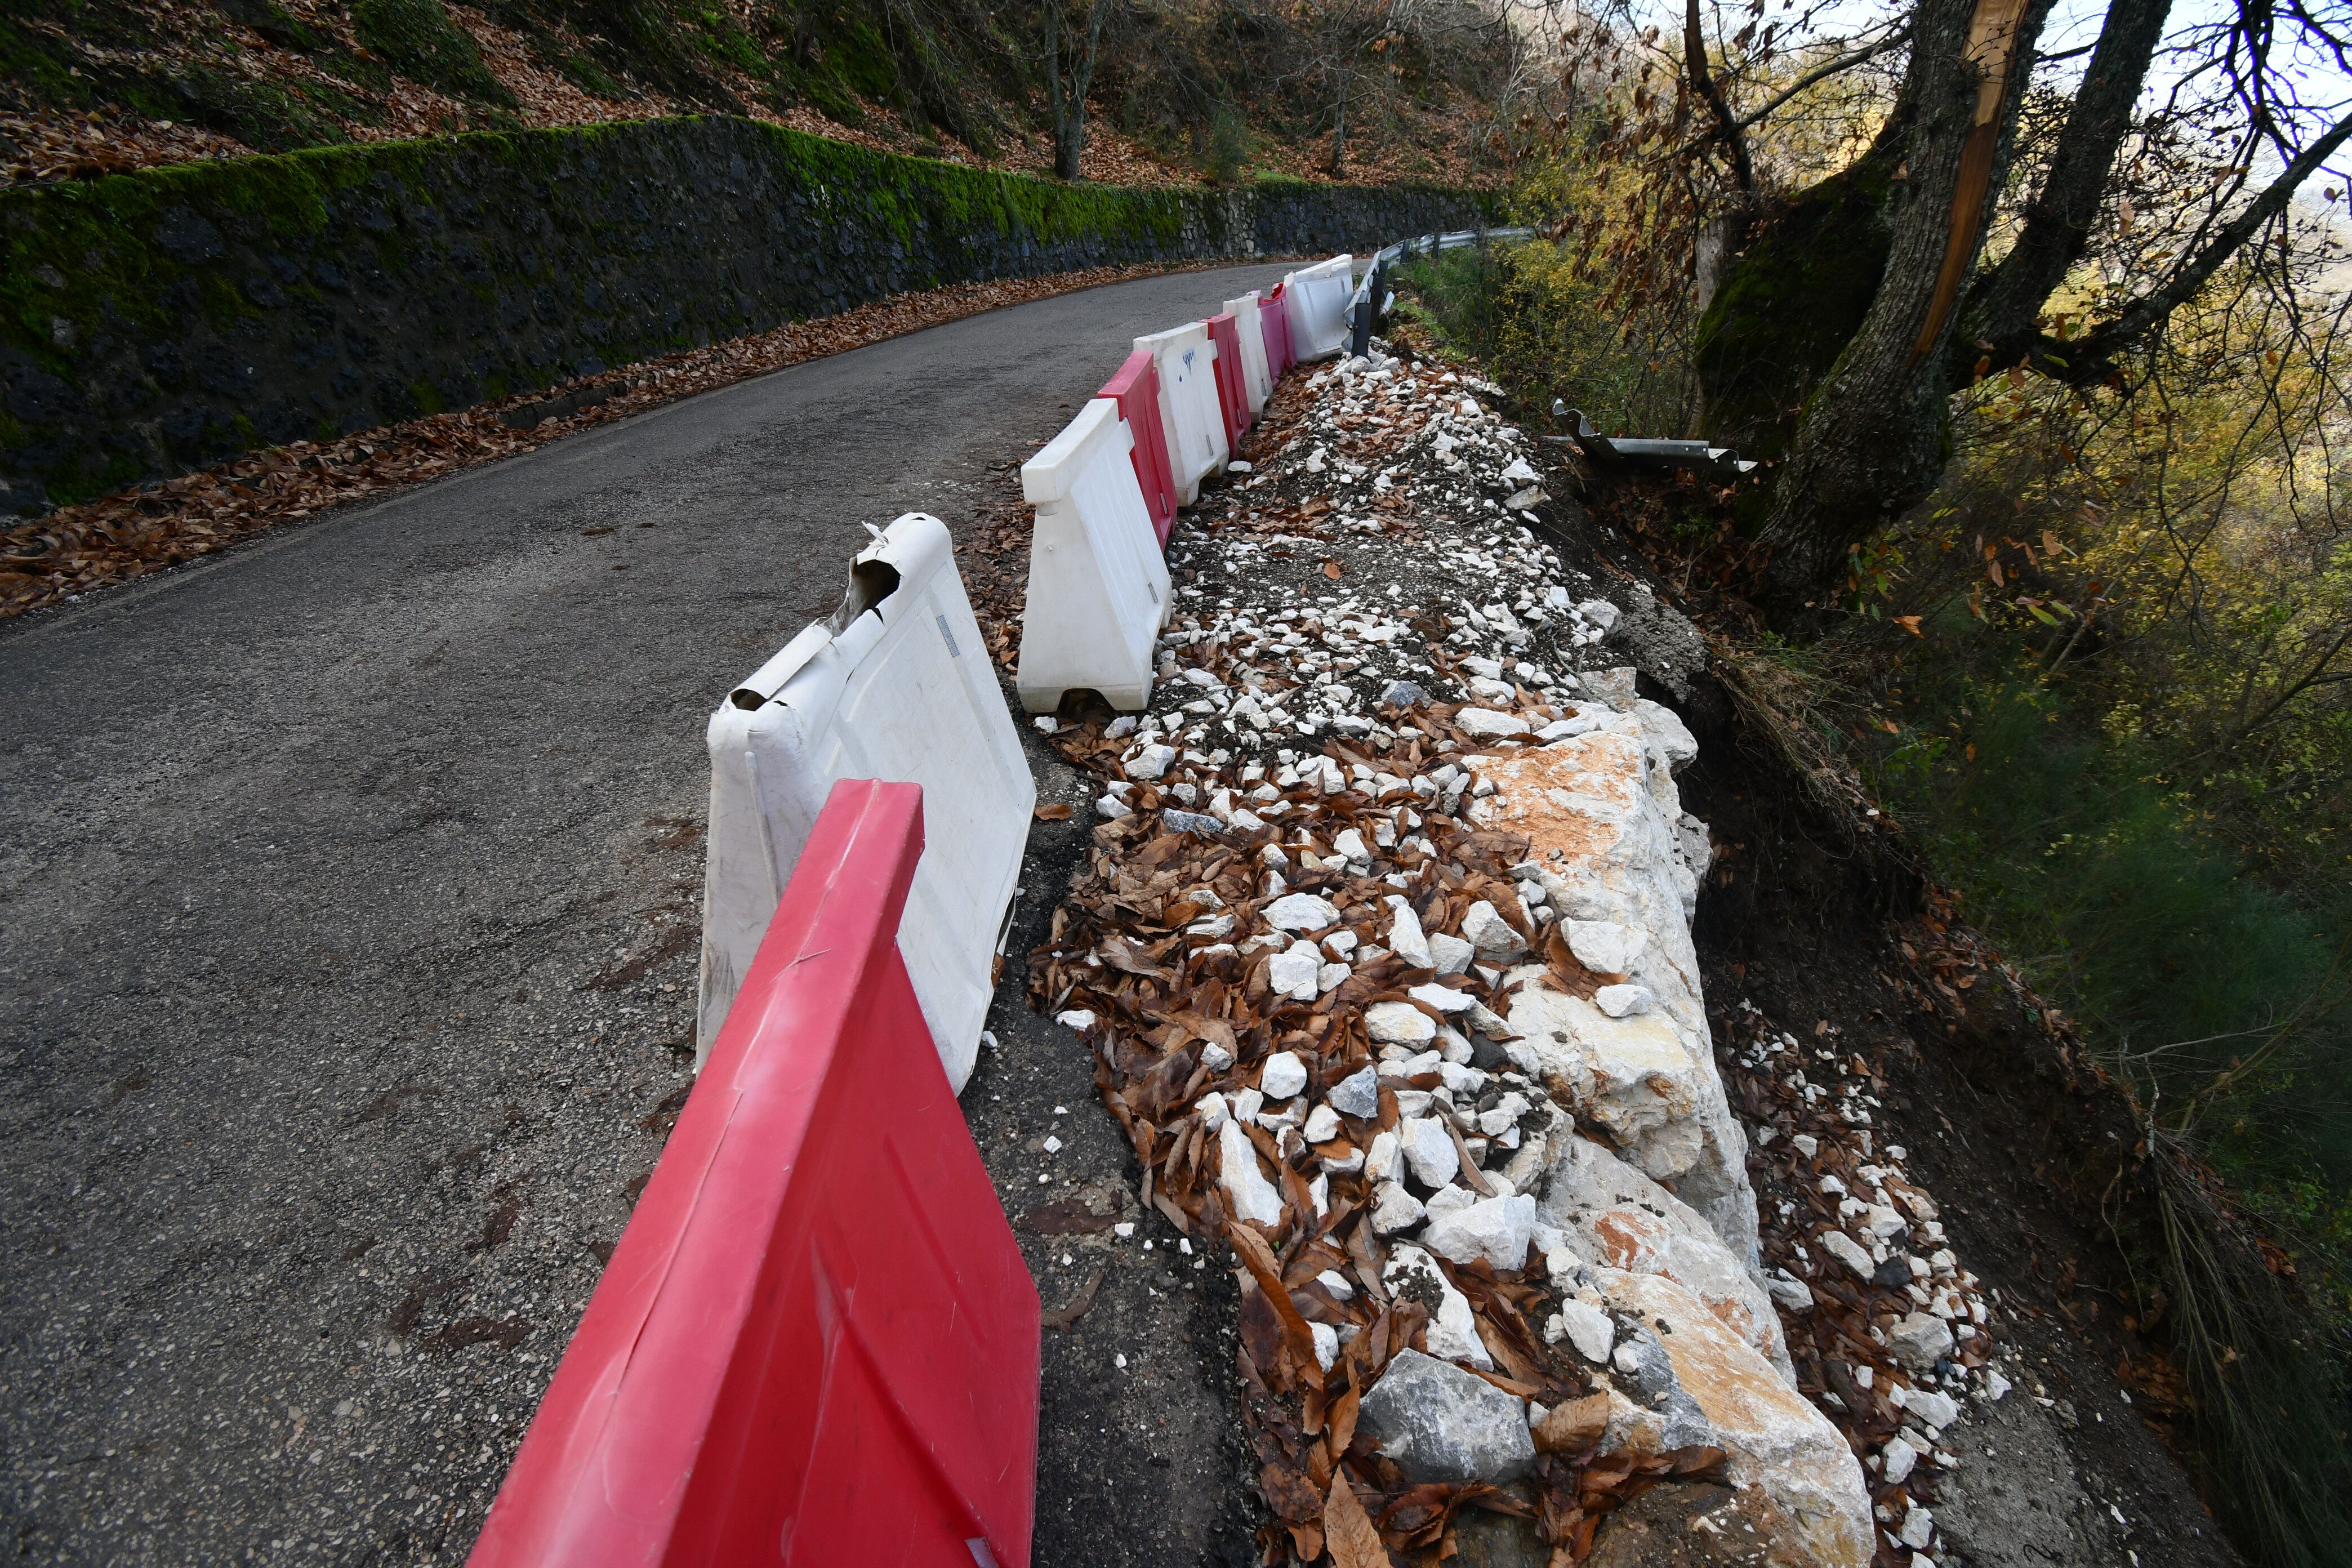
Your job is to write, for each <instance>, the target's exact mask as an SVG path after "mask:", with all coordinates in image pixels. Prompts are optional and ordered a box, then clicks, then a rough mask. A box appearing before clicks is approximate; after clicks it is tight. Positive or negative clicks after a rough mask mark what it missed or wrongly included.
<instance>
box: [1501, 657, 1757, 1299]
mask: <svg viewBox="0 0 2352 1568" xmlns="http://www.w3.org/2000/svg"><path fill="white" fill-rule="evenodd" d="M1580 717H1584V718H1594V719H1597V720H1598V727H1597V728H1594V729H1591V730H1589V731H1584V732H1583V733H1580V734H1576V735H1570V736H1568V737H1567V738H1565V739H1563V740H1559V741H1556V742H1552V743H1551V744H1549V745H1546V746H1541V747H1537V748H1532V749H1529V750H1526V751H1520V752H1513V753H1511V754H1510V755H1508V756H1497V757H1486V756H1479V757H1473V758H1470V759H1468V760H1467V763H1466V765H1467V766H1469V767H1470V768H1471V769H1472V770H1473V771H1474V772H1475V773H1477V774H1478V776H1479V777H1480V778H1481V779H1483V780H1486V781H1488V782H1490V783H1492V784H1494V786H1495V793H1494V794H1492V795H1488V796H1486V797H1484V798H1476V797H1473V799H1472V800H1471V802H1470V805H1469V807H1468V810H1469V814H1470V816H1471V819H1472V820H1473V821H1474V822H1475V823H1476V824H1477V825H1478V826H1481V827H1488V828H1495V829H1499V830H1502V831H1506V832H1510V833H1517V834H1521V835H1524V836H1525V837H1527V838H1528V844H1529V848H1528V860H1527V862H1526V864H1525V865H1524V866H1523V867H1522V868H1521V870H1520V875H1521V876H1522V877H1524V878H1527V879H1529V880H1532V881H1534V882H1535V883H1536V884H1537V885H1538V886H1539V887H1540V888H1541V889H1543V893H1544V901H1545V903H1546V904H1547V905H1548V906H1549V908H1550V910H1552V911H1553V913H1554V914H1556V915H1558V916H1559V917H1560V918H1561V919H1563V920H1567V921H1576V922H1590V923H1602V924H1609V925H1613V926H1617V927H1622V928H1624V931H1625V932H1626V933H1627V936H1628V938H1630V937H1631V936H1632V935H1633V934H1634V933H1638V934H1639V935H1640V936H1641V937H1642V938H1643V940H1642V941H1640V942H1632V941H1630V940H1627V941H1622V942H1618V943H1616V944H1615V945H1617V946H1619V947H1621V948H1623V949H1627V950H1630V951H1629V952H1627V960H1626V961H1627V962H1628V963H1630V964H1631V965H1632V967H1631V969H1630V970H1629V971H1626V972H1624V973H1622V980H1623V981H1624V982H1625V983H1627V984H1631V985H1634V986H1638V987H1640V988H1641V989H1642V990H1643V991H1646V992H1647V993H1648V994H1649V996H1648V998H1647V999H1644V1000H1643V1001H1642V1002H1641V1005H1639V1006H1638V1007H1636V1008H1634V1009H1633V1010H1625V1011H1624V1012H1623V1016H1617V1017H1612V1016H1610V1014H1609V1013H1608V1012H1606V1011H1604V1010H1602V1009H1601V1007H1599V1006H1597V1005H1594V1004H1593V1003H1592V1002H1591V1001H1587V1000H1585V999H1584V998H1583V997H1580V996H1577V995H1572V994H1568V993H1566V992H1563V991H1560V990H1558V989H1554V988H1550V987H1548V986H1546V985H1545V984H1543V983H1542V982H1541V981H1540V980H1539V979H1538V978H1537V977H1538V975H1540V974H1541V973H1543V972H1542V970H1541V969H1540V968H1539V967H1538V966H1537V965H1533V964H1528V965H1525V966H1522V967H1520V968H1518V969H1516V970H1514V971H1513V972H1512V977H1513V978H1514V979H1517V980H1518V981H1520V982H1522V984H1519V986H1518V988H1517V991H1516V993H1515V994H1514V995H1513V998H1512V1005H1511V1008H1510V1013H1509V1016H1508V1018H1507V1024H1508V1026H1509V1029H1510V1032H1511V1033H1512V1034H1514V1035H1517V1036H1518V1037H1520V1038H1519V1040H1518V1041H1517V1042H1513V1043H1512V1044H1510V1045H1509V1046H1508V1047H1507V1048H1508V1049H1509V1050H1510V1051H1511V1052H1512V1053H1513V1056H1514V1058H1515V1059H1516V1060H1517V1062H1518V1064H1519V1067H1520V1069H1521V1070H1522V1071H1524V1072H1527V1073H1528V1075H1529V1076H1530V1077H1534V1078H1537V1079H1539V1080H1540V1081H1542V1082H1543V1083H1544V1085H1545V1087H1546V1088H1547V1089H1549V1090H1550V1091H1551V1092H1552V1093H1553V1094H1554V1095H1556V1096H1558V1097H1559V1099H1560V1100H1562V1101H1563V1103H1565V1104H1566V1105H1567V1106H1568V1107H1569V1108H1570V1110H1574V1111H1575V1112H1576V1113H1577V1114H1578V1115H1579V1116H1580V1117H1585V1118H1589V1119H1590V1120H1591V1121H1594V1122H1595V1123H1597V1124H1598V1125H1600V1126H1601V1127H1602V1128H1604V1129H1606V1130H1607V1131H1608V1132H1609V1134H1610V1136H1611V1137H1612V1139H1613V1140H1615V1141H1616V1142H1617V1143H1618V1145H1619V1147H1621V1148H1622V1149H1623V1150H1624V1151H1625V1152H1626V1154H1627V1156H1628V1158H1629V1159H1631V1160H1632V1161H1633V1163H1634V1164H1636V1165H1637V1166H1639V1167H1640V1168H1641V1169H1642V1170H1643V1172H1645V1173H1647V1174H1649V1175H1650V1176H1651V1177H1653V1178H1654V1179H1655V1180H1657V1181H1659V1182H1662V1183H1664V1184H1665V1185H1666V1186H1668V1187H1669V1188H1671V1189H1672V1190H1673V1191H1674V1192H1675V1194H1676V1195H1677V1196H1679V1197H1680V1198H1682V1199H1683V1201H1684V1202H1685V1203H1686V1204H1688V1205H1691V1207H1693V1208H1694V1209H1696V1210H1697V1211H1698V1212H1699V1213H1700V1214H1701V1215H1704V1216H1706V1221H1707V1223H1708V1224H1709V1225H1710V1226H1713V1227H1714V1228H1715V1230H1716V1233H1717V1235H1719V1236H1721V1237H1723V1239H1724V1241H1725V1242H1726V1243H1727V1245H1728V1246H1729V1247H1731V1250H1732V1253H1733V1255H1734V1256H1735V1257H1736V1258H1738V1259H1739V1261H1740V1262H1741V1263H1742V1265H1743V1266H1753V1264H1754V1262H1755V1260H1756V1257H1757V1228H1756V1197H1755V1193H1754V1191H1753V1190H1752V1189H1751V1188H1750V1187H1749V1185H1748V1169H1747V1165H1748V1140H1747V1136H1746V1134H1745V1133H1744V1132H1743V1131H1741V1129H1740V1126H1739V1123H1738V1120H1737V1119H1736V1118H1735V1117H1734V1116H1733V1115H1732V1112H1731V1107H1730V1104H1729V1102H1728V1100H1727V1098H1726V1096H1725V1094H1724V1089H1723V1080H1722V1079H1721V1078H1720V1076H1718V1074H1717V1071H1716V1067H1715V1053H1714V1049H1713V1047H1712V1046H1711V1044H1710V1042H1709V1037H1708V1032H1707V1022H1706V1006H1705V1005H1704V1003H1703V1001H1702V999H1701V996H1700V989H1699V969H1698V954H1697V951H1696V948H1695V947H1694V946H1693V945H1692V942H1691V934H1690V916H1691V913H1692V911H1693V910H1695V909H1696V902H1697V891H1698V878H1699V876H1700V874H1701V873H1702V872H1703V871H1704V870H1705V868H1706V865H1705V856H1706V831H1705V828H1704V825H1700V824H1698V823H1697V822H1696V818H1692V819H1689V822H1688V823H1687V824H1686V823H1685V816H1686V814H1685V812H1684V811H1683V809H1682V797H1681V792H1680V790H1679V788H1678V787H1677V786H1676V784H1675V778H1674V774H1675V769H1676V768H1677V767H1680V766H1682V765H1684V764H1685V763H1688V762H1689V760H1690V759H1691V758H1692V757H1693V756H1695V755H1696V752H1697V747H1696V743H1695V742H1693V741H1692V740H1691V738H1690V731H1688V730H1686V729H1685V728H1684V727H1683V724H1682V722H1681V721H1680V720H1678V719H1676V718H1675V716H1674V714H1672V713H1671V712H1669V711H1668V710H1665V709H1664V708H1661V707H1659V706H1658V705H1657V704H1656V703H1654V702H1647V701H1636V702H1634V703H1633V710H1632V711H1630V712H1623V713H1615V712H1611V713H1598V712H1596V711H1595V710H1591V709H1590V708H1588V709H1586V710H1582V713H1581V714H1580ZM1588 945H1591V943H1590V942H1588ZM1612 978H1614V977H1612ZM1630 994H1632V993H1624V994H1615V999H1617V1000H1619V1001H1621V1002H1622V999H1623V997H1624V996H1625V995H1630ZM1621 1010H1622V1009H1621Z"/></svg>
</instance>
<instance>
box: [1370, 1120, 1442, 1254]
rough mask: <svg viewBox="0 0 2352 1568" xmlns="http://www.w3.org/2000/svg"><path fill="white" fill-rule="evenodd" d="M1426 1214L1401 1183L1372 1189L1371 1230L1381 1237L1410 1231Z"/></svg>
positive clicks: (1381, 1185)
mask: <svg viewBox="0 0 2352 1568" xmlns="http://www.w3.org/2000/svg"><path fill="white" fill-rule="evenodd" d="M1382 1136H1383V1137H1385V1136H1387V1135H1386V1134H1385V1133H1383V1134H1382ZM1368 1166H1369V1162H1368ZM1428 1212H1429V1211H1428V1210H1427V1209H1425V1208H1423V1206H1422V1202H1421V1200H1420V1199H1419V1198H1417V1197H1414V1196H1413V1195H1412V1194H1411V1193H1409V1192H1407V1191H1405V1186H1404V1184H1403V1183H1402V1182H1382V1183H1381V1184H1380V1185H1378V1186H1376V1187H1374V1188H1373V1189H1372V1229H1373V1230H1375V1231H1377V1232H1378V1233H1380V1234H1381V1235H1382V1236H1394V1235H1395V1234H1396V1233H1397V1232H1399V1231H1401V1230H1411V1229H1412V1227H1413V1226H1417V1225H1419V1224H1420V1223H1421V1222H1422V1219H1423V1216H1424V1215H1427V1213H1428Z"/></svg>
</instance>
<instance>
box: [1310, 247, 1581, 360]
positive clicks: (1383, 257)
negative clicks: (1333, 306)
mask: <svg viewBox="0 0 2352 1568" xmlns="http://www.w3.org/2000/svg"><path fill="white" fill-rule="evenodd" d="M1534 237H1536V231H1535V230H1534V229H1531V228H1465V229H1457V230H1455V231H1454V233H1452V234H1425V235H1420V236H1417V237H1414V238H1412V239H1401V240H1399V241H1397V242H1396V243H1395V244H1394V245H1391V246H1387V247H1382V248H1381V249H1380V250H1378V251H1375V252H1374V253H1373V255H1372V264H1371V265H1370V267H1368V268H1365V269H1364V276H1363V280H1362V281H1360V282H1359V283H1358V284H1357V285H1356V292H1355V294H1354V295H1353V296H1352V297H1351V298H1350V299H1349V300H1348V352H1349V353H1351V354H1361V353H1364V352H1365V351H1366V350H1368V349H1370V347H1371V346H1372V327H1373V324H1374V323H1375V322H1376V321H1379V319H1380V318H1381V316H1383V315H1385V314H1387V312H1388V308H1389V306H1390V305H1391V304H1393V303H1394V302H1395V299H1396V297H1395V295H1394V294H1392V293H1391V292H1390V290H1389V269H1390V268H1392V267H1394V266H1395V265H1396V264H1397V263H1398V262H1400V261H1402V260H1403V259H1404V258H1406V257H1408V256H1413V255H1423V256H1434V255H1436V254H1437V253H1438V252H1439V251H1441V250H1459V249H1461V248H1462V247H1464V246H1465V245H1492V244H1494V243H1495V242H1496V241H1497V240H1517V239H1533V238H1534ZM1375 301H1377V303H1375Z"/></svg>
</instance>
